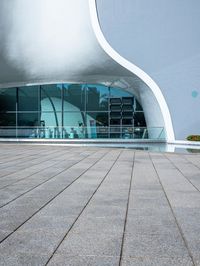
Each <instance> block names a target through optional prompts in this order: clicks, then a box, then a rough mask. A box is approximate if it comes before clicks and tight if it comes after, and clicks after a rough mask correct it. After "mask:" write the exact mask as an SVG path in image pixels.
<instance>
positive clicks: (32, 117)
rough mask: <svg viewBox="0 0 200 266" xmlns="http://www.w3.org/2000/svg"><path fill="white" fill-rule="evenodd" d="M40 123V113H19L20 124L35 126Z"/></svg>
mask: <svg viewBox="0 0 200 266" xmlns="http://www.w3.org/2000/svg"><path fill="white" fill-rule="evenodd" d="M38 125H39V121H38V113H37V112H35V113H18V126H30V127H35V126H38Z"/></svg>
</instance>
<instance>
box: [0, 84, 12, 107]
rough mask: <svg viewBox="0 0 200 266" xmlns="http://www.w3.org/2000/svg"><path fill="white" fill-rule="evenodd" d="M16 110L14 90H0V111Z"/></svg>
mask: <svg viewBox="0 0 200 266" xmlns="http://www.w3.org/2000/svg"><path fill="white" fill-rule="evenodd" d="M15 110H16V88H8V89H0V111H15Z"/></svg>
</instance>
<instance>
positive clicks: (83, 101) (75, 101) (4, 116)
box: [0, 84, 146, 139]
mask: <svg viewBox="0 0 200 266" xmlns="http://www.w3.org/2000/svg"><path fill="white" fill-rule="evenodd" d="M0 115H1V116H0V127H5V126H11V127H13V132H12V133H9V132H8V135H9V134H10V135H13V134H15V136H17V137H28V138H52V139H54V138H64V139H67V138H69V139H75V138H79V139H83V138H134V137H136V138H137V137H142V136H143V135H144V134H142V133H141V132H142V131H140V132H139V130H138V131H137V130H135V129H136V128H141V127H143V128H144V127H146V122H145V117H144V113H143V110H142V107H141V105H140V104H139V102H138V101H137V100H136V98H135V97H134V95H132V94H130V93H129V92H127V91H124V90H121V89H118V88H109V87H106V86H104V85H99V84H50V85H41V86H29V87H20V88H11V89H0ZM0 132H1V131H0ZM138 132H139V133H140V134H139V133H138ZM2 134H3V133H0V136H2Z"/></svg>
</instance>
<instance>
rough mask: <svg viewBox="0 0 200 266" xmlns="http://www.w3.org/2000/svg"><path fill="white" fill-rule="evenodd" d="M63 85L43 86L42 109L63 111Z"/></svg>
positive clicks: (43, 110)
mask: <svg viewBox="0 0 200 266" xmlns="http://www.w3.org/2000/svg"><path fill="white" fill-rule="evenodd" d="M61 97H62V85H44V86H41V111H42V112H45V111H51V112H57V111H62V98H61Z"/></svg>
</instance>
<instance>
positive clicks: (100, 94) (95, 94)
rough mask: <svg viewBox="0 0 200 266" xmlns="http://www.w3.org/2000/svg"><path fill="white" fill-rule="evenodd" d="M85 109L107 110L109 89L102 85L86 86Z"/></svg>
mask: <svg viewBox="0 0 200 266" xmlns="http://www.w3.org/2000/svg"><path fill="white" fill-rule="evenodd" d="M86 91H87V96H86V98H87V107H86V108H87V111H108V96H109V90H108V88H107V87H105V86H102V85H96V86H95V85H89V86H88V87H87V90H86Z"/></svg>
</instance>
